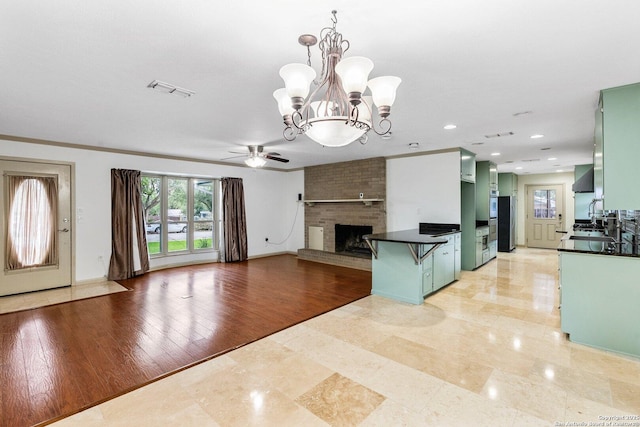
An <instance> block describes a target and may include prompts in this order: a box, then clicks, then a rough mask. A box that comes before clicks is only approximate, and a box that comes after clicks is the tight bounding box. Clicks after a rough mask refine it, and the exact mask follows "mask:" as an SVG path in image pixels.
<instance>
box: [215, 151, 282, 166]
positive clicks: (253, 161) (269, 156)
mask: <svg viewBox="0 0 640 427" xmlns="http://www.w3.org/2000/svg"><path fill="white" fill-rule="evenodd" d="M263 150H264V147H263V146H262V145H249V146H247V151H246V152H241V151H229V152H230V153H236V154H242V155H243V156H248V157H247V158H246V159H245V160H244V162H245V164H246V165H247V166H250V167H252V168H259V167H262V166H264V165H265V164H266V163H267V160H274V161H276V162H282V163H289V159H285V158H283V157H280V153H275V152H270V153H263V152H262V151H263ZM243 156H233V157H227V158H224V159H222V160H228V159H235V158H237V157H243Z"/></svg>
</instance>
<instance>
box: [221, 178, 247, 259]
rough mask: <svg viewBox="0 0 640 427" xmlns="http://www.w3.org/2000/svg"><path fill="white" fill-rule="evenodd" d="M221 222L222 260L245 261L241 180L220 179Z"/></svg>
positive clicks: (244, 225)
mask: <svg viewBox="0 0 640 427" xmlns="http://www.w3.org/2000/svg"><path fill="white" fill-rule="evenodd" d="M222 221H223V223H224V260H225V261H226V262H230V261H244V260H246V259H247V220H246V218H245V211H244V188H243V186H242V178H222Z"/></svg>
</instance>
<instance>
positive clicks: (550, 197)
mask: <svg viewBox="0 0 640 427" xmlns="http://www.w3.org/2000/svg"><path fill="white" fill-rule="evenodd" d="M563 200H564V186H563V185H561V184H559V185H528V186H527V219H526V223H527V228H526V229H527V246H528V247H530V248H548V249H556V248H557V247H558V245H559V244H560V238H561V237H562V236H563V234H561V233H556V230H563V229H564V227H563V221H564V217H565V215H564V206H563V203H562V201H563Z"/></svg>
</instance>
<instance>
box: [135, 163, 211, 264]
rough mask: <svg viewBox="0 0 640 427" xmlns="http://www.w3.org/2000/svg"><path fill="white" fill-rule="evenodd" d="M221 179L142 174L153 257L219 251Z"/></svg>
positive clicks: (148, 242) (148, 244)
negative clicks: (218, 201)
mask: <svg viewBox="0 0 640 427" xmlns="http://www.w3.org/2000/svg"><path fill="white" fill-rule="evenodd" d="M219 188H220V180H219V179H214V178H194V177H176V176H157V175H145V174H143V175H142V189H141V190H142V191H141V193H142V204H143V206H144V210H145V223H146V225H145V226H146V230H147V246H148V248H149V255H150V256H152V257H159V256H165V255H172V254H184V253H197V252H206V251H214V250H218V247H219V238H218V236H219V233H218V227H217V225H218V224H219V221H218V217H219V214H218V212H219V206H220V204H219V203H217V200H219V198H220V196H219V194H220V190H219Z"/></svg>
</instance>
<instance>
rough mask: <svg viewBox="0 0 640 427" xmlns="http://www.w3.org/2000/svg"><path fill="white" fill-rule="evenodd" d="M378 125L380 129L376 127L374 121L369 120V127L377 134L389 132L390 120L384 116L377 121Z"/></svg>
mask: <svg viewBox="0 0 640 427" xmlns="http://www.w3.org/2000/svg"><path fill="white" fill-rule="evenodd" d="M378 126H379V127H380V131H378V129H376V127H375V122H373V121H372V122H371V129H372V130H373V131H374V132H375V133H377V134H378V135H386V134H388V133H389V132H391V120H389V119H387V118H386V117H385V118H384V119H381V120H380V122H378Z"/></svg>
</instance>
